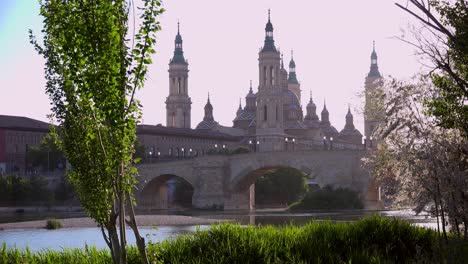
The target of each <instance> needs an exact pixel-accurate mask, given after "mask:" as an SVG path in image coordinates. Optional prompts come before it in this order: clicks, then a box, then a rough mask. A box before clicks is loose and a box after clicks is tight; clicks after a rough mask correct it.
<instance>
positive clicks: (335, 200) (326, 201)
mask: <svg viewBox="0 0 468 264" xmlns="http://www.w3.org/2000/svg"><path fill="white" fill-rule="evenodd" d="M362 208H364V205H363V203H362V201H361V199H360V197H359V193H358V192H355V191H353V190H350V189H346V188H337V189H333V188H332V187H331V186H325V187H324V188H322V189H318V190H313V191H309V192H308V193H307V194H306V195H305V197H304V198H302V199H301V200H300V201H298V202H297V203H294V204H292V205H291V206H290V207H289V209H290V210H293V211H306V210H339V209H362Z"/></svg>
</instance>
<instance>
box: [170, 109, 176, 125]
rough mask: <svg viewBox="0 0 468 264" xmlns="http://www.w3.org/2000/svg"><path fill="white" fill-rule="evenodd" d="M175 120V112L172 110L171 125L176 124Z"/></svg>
mask: <svg viewBox="0 0 468 264" xmlns="http://www.w3.org/2000/svg"><path fill="white" fill-rule="evenodd" d="M175 122H176V120H175V113H174V112H173V113H172V115H171V126H172V127H175V126H176V124H175Z"/></svg>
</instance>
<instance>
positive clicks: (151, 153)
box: [148, 150, 153, 163]
mask: <svg viewBox="0 0 468 264" xmlns="http://www.w3.org/2000/svg"><path fill="white" fill-rule="evenodd" d="M148 154H149V160H150V163H151V162H152V161H153V160H152V157H153V152H152V151H151V150H150V152H149V153H148Z"/></svg>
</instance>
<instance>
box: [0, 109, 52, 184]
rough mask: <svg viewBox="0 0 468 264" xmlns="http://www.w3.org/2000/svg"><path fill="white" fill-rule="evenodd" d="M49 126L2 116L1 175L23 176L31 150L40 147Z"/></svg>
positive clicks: (0, 122) (0, 142)
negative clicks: (28, 153)
mask: <svg viewBox="0 0 468 264" xmlns="http://www.w3.org/2000/svg"><path fill="white" fill-rule="evenodd" d="M48 133H49V124H47V123H45V122H42V121H38V120H34V119H31V118H27V117H19V116H7V115H0V175H1V174H5V173H17V174H23V173H24V172H25V171H26V168H27V167H28V164H27V152H28V150H29V148H31V147H36V146H39V145H40V144H41V142H42V140H43V138H44V137H45V136H46V135H47V134H48Z"/></svg>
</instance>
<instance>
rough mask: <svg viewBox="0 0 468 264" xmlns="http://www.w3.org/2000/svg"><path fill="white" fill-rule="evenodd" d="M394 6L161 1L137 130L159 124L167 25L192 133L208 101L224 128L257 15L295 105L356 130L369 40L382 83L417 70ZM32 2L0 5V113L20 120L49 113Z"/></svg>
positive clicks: (243, 81)
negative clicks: (291, 86)
mask: <svg viewBox="0 0 468 264" xmlns="http://www.w3.org/2000/svg"><path fill="white" fill-rule="evenodd" d="M396 1H397V2H402V3H405V2H406V1H402V0H358V1H346V0H341V1H310V0H294V1H280V0H237V1H220V0H198V1H193V0H168V1H164V2H163V5H164V7H165V8H166V10H167V11H166V12H165V13H164V14H163V15H162V16H160V17H159V18H158V19H159V20H160V21H161V25H162V28H163V30H162V31H161V32H159V33H158V35H157V38H158V40H157V44H156V51H157V54H156V55H154V57H153V65H152V66H151V67H150V69H149V75H148V80H147V82H146V85H145V88H144V89H142V90H140V91H139V92H138V97H139V98H140V99H141V102H142V104H143V119H144V120H143V121H144V123H146V124H158V123H161V124H163V125H165V122H166V120H165V111H166V110H165V104H164V101H165V99H166V97H167V95H168V93H169V87H168V83H169V81H168V72H167V70H168V63H169V59H170V58H171V57H172V53H173V50H174V38H175V35H176V33H177V20H179V21H180V23H181V35H182V38H183V41H184V43H183V48H184V55H185V58H186V59H188V62H189V70H190V72H189V80H188V81H189V83H188V86H189V95H190V97H191V98H192V102H193V104H192V128H194V127H195V126H196V125H197V124H198V122H200V121H201V120H202V118H203V107H204V105H205V103H206V98H207V94H208V92H209V93H210V97H211V103H212V104H213V107H214V117H215V119H216V121H218V122H219V123H221V124H223V125H227V126H232V120H233V119H234V117H235V112H236V110H237V107H238V105H239V98H240V97H241V98H242V105H243V106H244V105H245V99H244V98H245V95H246V94H247V92H248V88H249V81H250V80H253V84H254V90H256V88H257V85H258V51H259V48H260V47H261V46H262V45H263V40H264V35H265V32H264V29H265V24H266V22H267V12H268V11H267V10H268V9H271V21H272V23H273V27H274V38H275V44H276V47H277V48H280V50H281V51H282V52H283V53H284V57H285V65H286V66H287V64H288V63H289V60H290V51H291V49H293V50H294V60H295V62H296V72H297V77H298V80H299V81H300V83H301V89H302V102H301V103H302V105H303V109H304V114H305V106H306V105H307V102H308V100H309V91H310V90H312V92H313V98H314V101H315V103H316V104H317V112H318V114H319V115H320V111H321V110H322V107H323V100H324V99H326V102H327V109H328V111H329V112H330V121H331V122H332V124H333V125H334V126H335V127H336V128H337V129H338V130H339V131H340V130H341V129H342V128H343V126H344V123H345V115H346V111H347V106H348V103H350V104H351V106H352V110H353V113H354V121H355V125H356V127H357V128H358V129H359V130H361V132H362V131H363V118H362V115H361V114H360V113H358V112H357V111H358V109H359V108H360V107H361V104H362V100H361V99H360V98H358V97H357V94H358V93H359V92H361V91H362V90H363V86H364V78H365V76H366V74H367V73H368V72H369V66H370V54H371V51H372V41H373V40H375V41H376V51H377V54H378V56H379V69H380V72H381V73H383V74H384V75H385V76H387V75H392V76H394V77H397V78H408V77H410V76H412V75H413V74H415V73H416V72H418V71H420V69H421V66H420V65H419V63H418V62H417V61H416V58H415V57H414V55H413V54H414V51H413V49H412V48H411V47H409V46H408V45H407V44H405V43H402V42H401V41H399V40H397V39H395V38H394V37H395V36H400V35H401V29H405V28H406V27H407V25H408V23H410V22H411V23H413V22H414V20H413V19H412V18H411V17H409V16H408V15H406V14H405V13H404V12H403V11H402V10H400V9H399V8H397V7H396V6H395V5H394V2H396ZM38 13H39V5H38V3H37V1H35V0H0V91H1V97H0V98H1V103H0V114H2V115H19V116H27V117H31V118H35V119H39V120H43V121H47V118H46V115H47V114H49V113H50V104H49V100H48V98H47V96H46V95H45V92H44V89H45V88H44V85H45V80H44V77H43V67H44V62H43V60H42V59H41V57H40V56H39V55H37V53H36V52H35V51H34V49H33V47H32V45H31V44H29V39H28V29H30V28H31V29H33V31H34V32H35V33H36V34H39V33H40V30H41V28H42V25H41V21H42V19H41V17H40V16H39V15H38Z"/></svg>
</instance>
